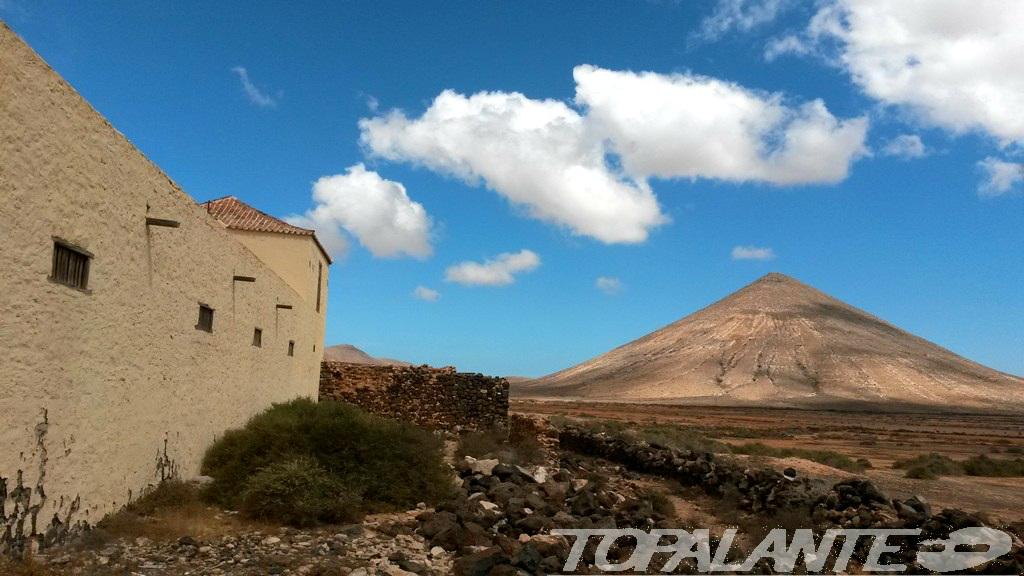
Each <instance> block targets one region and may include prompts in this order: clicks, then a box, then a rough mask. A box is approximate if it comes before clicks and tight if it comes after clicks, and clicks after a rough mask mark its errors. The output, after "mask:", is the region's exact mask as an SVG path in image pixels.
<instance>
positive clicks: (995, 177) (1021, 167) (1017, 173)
mask: <svg viewBox="0 0 1024 576" xmlns="http://www.w3.org/2000/svg"><path fill="white" fill-rule="evenodd" d="M978 168H980V169H981V170H982V172H983V173H984V176H985V181H984V182H982V183H981V185H980V186H978V194H979V195H981V196H1002V195H1003V194H1006V193H1007V192H1009V191H1010V189H1011V188H1013V187H1014V186H1016V185H1017V184H1018V183H1019V182H1022V181H1024V164H1021V163H1019V162H1003V161H1001V160H998V159H996V158H992V157H988V158H985V159H984V160H982V161H981V162H978Z"/></svg>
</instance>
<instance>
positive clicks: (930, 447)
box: [511, 396, 1024, 522]
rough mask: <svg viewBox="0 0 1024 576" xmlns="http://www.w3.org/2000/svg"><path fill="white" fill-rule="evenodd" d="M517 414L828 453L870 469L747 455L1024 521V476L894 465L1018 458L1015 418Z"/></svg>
mask: <svg viewBox="0 0 1024 576" xmlns="http://www.w3.org/2000/svg"><path fill="white" fill-rule="evenodd" d="M511 408H512V410H513V411H515V412H520V413H526V414H538V415H546V416H555V415H562V416H567V417H570V418H575V419H598V420H617V421H624V422H635V423H639V424H658V425H670V426H677V427H680V428H683V429H688V430H691V431H693V432H695V433H698V434H701V435H703V436H706V437H708V438H709V439H714V440H720V441H722V442H725V443H728V444H732V445H741V444H749V443H754V442H759V443H762V444H766V445H769V446H773V447H778V448H803V449H814V450H829V451H834V452H837V453H839V454H843V455H846V456H849V457H850V458H854V459H857V458H864V459H867V460H868V461H869V462H870V463H871V467H870V468H868V469H867V470H865V471H864V472H862V473H860V474H852V473H850V472H846V471H843V470H839V469H837V468H832V467H830V466H827V465H824V464H819V463H817V462H812V461H809V460H804V459H800V458H785V459H778V458H771V457H764V456H742V455H736V456H733V457H734V458H749V459H752V460H760V461H763V463H764V464H767V465H773V466H774V467H776V468H778V467H782V466H792V467H793V468H795V469H796V470H797V471H798V472H802V473H804V474H807V475H810V476H814V477H819V478H828V479H832V478H834V479H840V478H845V477H851V476H865V477H867V478H870V479H871V480H874V481H875V482H876V483H878V484H879V486H880V487H882V488H883V489H884V490H886V491H887V492H888V493H890V495H891V496H893V497H896V496H911V495H914V494H920V495H922V496H924V497H926V498H927V499H928V500H929V501H931V502H932V504H933V505H934V507H935V508H936V510H938V509H941V508H943V507H956V508H963V509H967V510H972V511H977V512H982V513H986V514H990V515H992V516H993V517H994V518H997V519H999V520H1002V521H1007V522H1019V521H1024V478H1020V477H1017V478H985V477H976V476H942V477H939V478H935V479H912V478H906V477H905V471H904V470H902V469H896V468H893V464H894V463H896V462H898V461H901V460H908V459H911V458H914V457H917V456H920V455H923V454H929V453H937V454H942V455H945V456H949V457H950V458H952V459H954V460H958V461H959V460H964V459H966V458H969V457H971V456H975V455H979V454H984V455H988V456H990V457H992V458H1008V457H1011V456H1012V457H1014V458H1016V457H1019V455H1020V453H1021V452H1022V451H1024V417H1021V416H1019V415H1013V414H922V413H898V412H890V413H871V412H852V411H846V412H840V411H824V410H821V411H819V410H797V409H781V408H745V407H713V406H680V405H663V404H647V405H637V404H625V403H599V402H595V403H586V402H578V401H554V400H528V399H522V398H518V399H517V398H515V397H514V396H513V399H512V406H511Z"/></svg>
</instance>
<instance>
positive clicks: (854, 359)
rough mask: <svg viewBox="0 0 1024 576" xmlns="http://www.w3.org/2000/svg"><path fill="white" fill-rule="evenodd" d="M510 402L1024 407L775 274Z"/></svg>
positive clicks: (1021, 386) (887, 328) (1020, 383)
mask: <svg viewBox="0 0 1024 576" xmlns="http://www.w3.org/2000/svg"><path fill="white" fill-rule="evenodd" d="M512 393H513V396H520V397H534V398H564V399H577V400H608V401H627V402H652V403H653V402H661V403H665V402H676V403H697V404H719V405H748V406H749V405H755V406H789V407H807V408H812V407H817V408H843V407H853V406H856V405H858V404H870V405H873V406H876V407H888V408H895V407H899V406H906V405H913V406H922V407H929V408H931V409H940V410H943V409H945V410H960V409H984V410H987V409H998V410H1011V411H1020V410H1024V379H1022V378H1019V377H1017V376H1011V375H1009V374H1004V373H1002V372H998V371H996V370H993V369H991V368H987V367H985V366H982V365H981V364H977V363H975V362H972V361H970V360H967V359H966V358H963V357H961V356H958V355H956V354H954V353H953V352H950V351H949V350H946V349H945V348H941V347H939V346H937V345H935V344H932V343H931V342H928V341H927V340H924V339H922V338H919V337H917V336H914V335H913V334H910V333H908V332H905V331H903V330H900V329H899V328H897V327H895V326H893V325H891V324H888V323H887V322H885V321H883V320H880V319H878V318H876V317H874V316H871V315H870V314H868V313H866V312H863V311H861V310H858V309H857V308H854V307H853V306H850V305H848V304H845V303H843V302H841V301H839V300H837V299H835V298H833V297H831V296H829V295H827V294H825V293H823V292H820V291H818V290H816V289H814V288H812V287H810V286H808V285H806V284H803V283H801V282H799V281H797V280H794V279H793V278H790V277H788V276H784V275H782V274H776V273H773V274H768V275H767V276H764V277H763V278H761V279H759V280H757V281H756V282H754V283H752V284H750V285H749V286H746V287H745V288H743V289H741V290H739V291H738V292H736V293H734V294H732V295H730V296H728V297H727V298H725V299H723V300H720V301H718V302H716V303H714V304H712V305H711V306H708V307H707V308H704V309H702V310H700V311H698V312H696V313H694V314H691V315H690V316H687V317H686V318H683V319H682V320H679V321H678V322H675V323H674V324H671V325H669V326H666V327H664V328H662V329H660V330H658V331H656V332H652V333H651V334H648V335H647V336H644V337H643V338H640V339H638V340H634V341H633V342H630V343H628V344H626V345H624V346H621V347H619V348H616V349H615V350H612V351H611V352H608V353H606V354H602V355H601V356H598V357H596V358H593V359H591V360H588V361H586V362H583V363H582V364H579V365H577V366H573V367H572V368H568V369H566V370H563V371H561V372H557V373H555V374H551V375H549V376H545V377H543V378H538V379H536V380H532V381H529V382H525V383H521V384H518V385H516V386H515V387H514V388H513V392H512Z"/></svg>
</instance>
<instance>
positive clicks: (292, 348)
mask: <svg viewBox="0 0 1024 576" xmlns="http://www.w3.org/2000/svg"><path fill="white" fill-rule="evenodd" d="M288 355H289V356H295V340H289V341H288Z"/></svg>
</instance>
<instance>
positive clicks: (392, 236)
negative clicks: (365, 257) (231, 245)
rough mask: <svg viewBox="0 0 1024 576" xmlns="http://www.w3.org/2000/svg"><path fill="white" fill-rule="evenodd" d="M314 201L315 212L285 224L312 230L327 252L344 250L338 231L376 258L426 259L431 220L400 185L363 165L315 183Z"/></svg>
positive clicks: (428, 249) (430, 250)
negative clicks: (354, 240) (409, 257)
mask: <svg viewBox="0 0 1024 576" xmlns="http://www.w3.org/2000/svg"><path fill="white" fill-rule="evenodd" d="M313 202H314V203H315V206H314V208H312V209H311V210H309V211H307V212H306V213H305V214H304V215H301V216H290V217H288V218H286V220H287V221H288V222H289V223H291V224H294V225H296V226H303V227H307V228H313V229H314V230H316V232H317V235H318V236H319V237H320V239H321V241H322V242H323V243H324V245H325V247H326V248H327V250H328V251H330V252H331V253H332V254H335V253H337V254H341V253H344V251H345V247H346V241H345V235H344V234H343V233H342V230H344V231H345V232H347V233H348V234H351V235H352V236H355V238H356V239H357V240H358V241H359V243H360V244H361V245H363V246H364V247H366V249H367V250H369V251H370V252H371V253H372V254H373V255H374V256H376V257H378V258H396V257H399V256H413V257H416V258H426V257H427V256H429V255H430V254H431V252H432V251H433V249H432V247H431V245H430V229H431V221H430V216H428V215H427V211H426V210H425V209H424V208H423V205H422V204H420V203H419V202H413V201H412V200H411V199H409V196H408V194H406V191H405V186H402V185H401V184H400V183H398V182H393V181H391V180H385V179H384V178H381V176H380V175H379V174H377V173H376V172H373V171H371V170H367V169H366V167H365V166H363V165H362V164H356V165H355V166H352V167H350V168H348V170H347V171H346V172H345V173H344V174H336V175H334V176H324V177H323V178H320V179H319V180H317V181H316V183H314V184H313Z"/></svg>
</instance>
